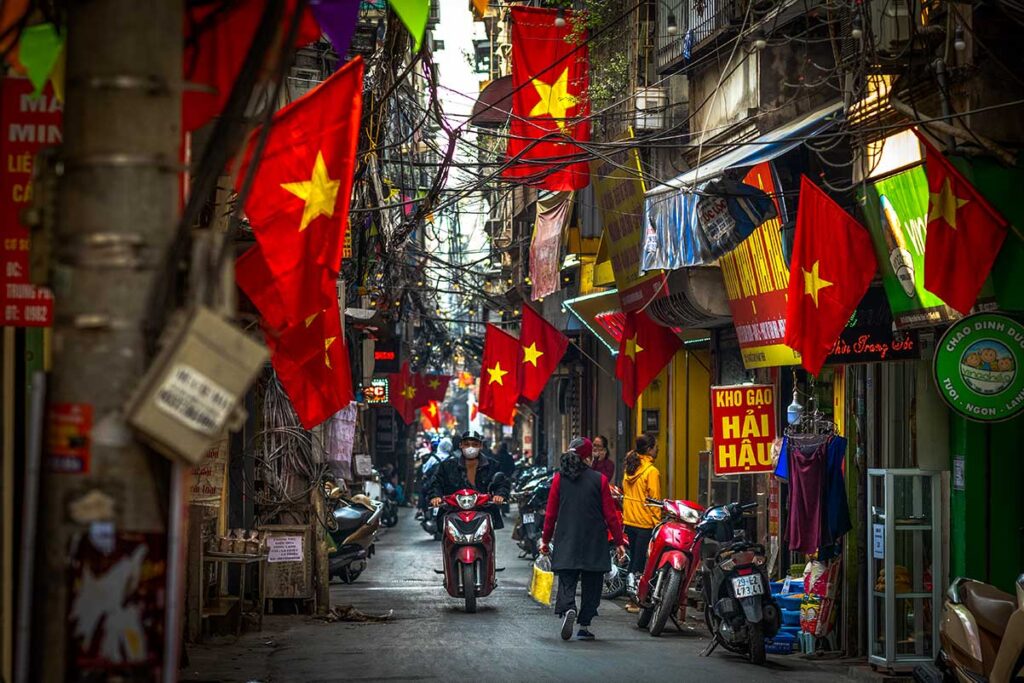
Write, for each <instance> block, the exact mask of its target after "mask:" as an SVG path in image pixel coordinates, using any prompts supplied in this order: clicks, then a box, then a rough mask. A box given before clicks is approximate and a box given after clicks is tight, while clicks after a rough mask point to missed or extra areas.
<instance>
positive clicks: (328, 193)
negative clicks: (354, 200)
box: [281, 152, 341, 232]
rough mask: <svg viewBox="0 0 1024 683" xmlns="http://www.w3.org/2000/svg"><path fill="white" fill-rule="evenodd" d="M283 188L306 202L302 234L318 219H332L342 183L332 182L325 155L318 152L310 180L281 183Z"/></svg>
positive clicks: (300, 227) (300, 228) (301, 224)
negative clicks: (320, 217)
mask: <svg viewBox="0 0 1024 683" xmlns="http://www.w3.org/2000/svg"><path fill="white" fill-rule="evenodd" d="M281 187H283V188H284V189H286V190H288V191H289V192H291V193H292V194H293V195H295V196H296V197H298V198H299V199H302V200H305V202H306V206H305V208H304V209H303V210H302V222H301V223H300V224H299V232H302V231H303V230H305V229H306V226H308V225H309V224H310V223H312V222H313V220H315V219H316V218H317V217H319V216H327V217H328V218H330V217H331V216H333V215H334V203H335V201H336V200H337V199H338V188H339V187H341V181H340V180H331V177H330V176H329V175H328V174H327V164H326V163H325V162H324V153H323V152H317V153H316V162H315V163H314V164H313V176H312V177H311V178H310V179H309V180H302V181H299V182H295V183H281Z"/></svg>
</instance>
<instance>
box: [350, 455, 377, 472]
mask: <svg viewBox="0 0 1024 683" xmlns="http://www.w3.org/2000/svg"><path fill="white" fill-rule="evenodd" d="M352 467H353V469H354V470H355V473H356V475H357V476H360V477H368V476H370V474H371V473H372V472H373V458H371V457H370V456H369V455H366V454H365V453H359V454H357V455H354V456H352Z"/></svg>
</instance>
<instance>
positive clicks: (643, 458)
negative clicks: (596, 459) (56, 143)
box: [622, 434, 661, 612]
mask: <svg viewBox="0 0 1024 683" xmlns="http://www.w3.org/2000/svg"><path fill="white" fill-rule="evenodd" d="M657 456H658V443H657V441H656V440H655V439H654V437H653V436H651V435H650V434H641V435H640V436H638V437H637V438H636V450H633V451H630V452H629V453H628V454H627V455H626V463H625V473H624V474H623V476H622V498H623V500H622V523H623V525H624V528H625V532H626V538H628V539H629V577H628V579H627V581H628V584H629V587H630V594H635V591H636V583H637V582H638V581H639V577H640V575H641V574H643V571H644V566H645V565H646V564H647V545H648V544H649V543H650V542H651V530H652V529H653V528H654V527H655V526H656V525H657V524H658V522H660V521H661V509H660V508H656V507H650V506H648V505H647V504H646V501H647V499H648V498H659V499H660V498H661V475H660V474H659V473H658V468H657V467H655V466H654V459H655V458H656V457H657ZM626 609H627V610H629V611H631V612H632V611H636V610H637V609H639V608H638V607H637V605H636V603H635V602H632V601H631V602H630V604H629V605H627V606H626Z"/></svg>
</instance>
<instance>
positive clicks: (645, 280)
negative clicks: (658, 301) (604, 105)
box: [591, 131, 665, 313]
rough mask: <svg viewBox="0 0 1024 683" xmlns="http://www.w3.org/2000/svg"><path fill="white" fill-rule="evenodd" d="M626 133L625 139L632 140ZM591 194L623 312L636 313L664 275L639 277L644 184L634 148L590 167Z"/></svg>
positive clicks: (645, 274)
mask: <svg viewBox="0 0 1024 683" xmlns="http://www.w3.org/2000/svg"><path fill="white" fill-rule="evenodd" d="M632 139H633V133H632V131H630V133H629V136H628V137H627V138H626V140H632ZM592 167H593V168H592V172H591V175H592V176H593V180H594V194H595V195H596V197H597V202H598V206H599V207H600V209H601V221H602V223H603V224H604V235H603V237H602V240H603V242H604V244H603V246H604V248H605V249H606V250H607V254H608V260H609V261H611V264H612V272H614V274H615V286H616V288H617V289H618V291H619V303H620V306H621V308H622V310H623V311H625V312H627V313H628V312H630V311H638V310H640V309H641V308H643V307H644V306H645V305H646V304H647V303H648V302H649V301H650V300H651V299H653V298H654V297H655V296H656V295H657V294H658V292H659V291H660V290H661V288H662V285H663V284H664V282H665V273H664V272H663V271H660V270H653V271H650V272H647V273H644V274H643V275H641V274H640V252H641V248H642V247H643V237H644V230H643V223H644V181H643V175H642V174H641V172H640V157H639V156H638V154H637V151H636V148H634V147H630V149H628V150H626V151H625V152H620V153H618V154H613V155H610V158H609V159H597V160H595V161H594V162H593V164H592Z"/></svg>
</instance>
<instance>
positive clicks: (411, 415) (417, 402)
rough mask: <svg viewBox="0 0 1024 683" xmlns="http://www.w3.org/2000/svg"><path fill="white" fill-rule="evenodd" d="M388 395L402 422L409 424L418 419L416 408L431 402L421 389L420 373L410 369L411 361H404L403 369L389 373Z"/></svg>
mask: <svg viewBox="0 0 1024 683" xmlns="http://www.w3.org/2000/svg"><path fill="white" fill-rule="evenodd" d="M388 397H389V401H390V402H391V405H392V406H394V408H395V410H396V411H398V415H399V416H400V417H401V418H402V422H404V423H405V424H407V425H408V424H412V423H413V420H415V419H416V409H417V408H419V407H421V406H425V405H427V403H429V402H430V399H429V398H424V396H423V392H422V391H420V388H419V375H414V374H413V373H412V372H411V371H410V370H409V363H402V369H401V370H399V371H398V372H393V373H391V374H389V375H388Z"/></svg>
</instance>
